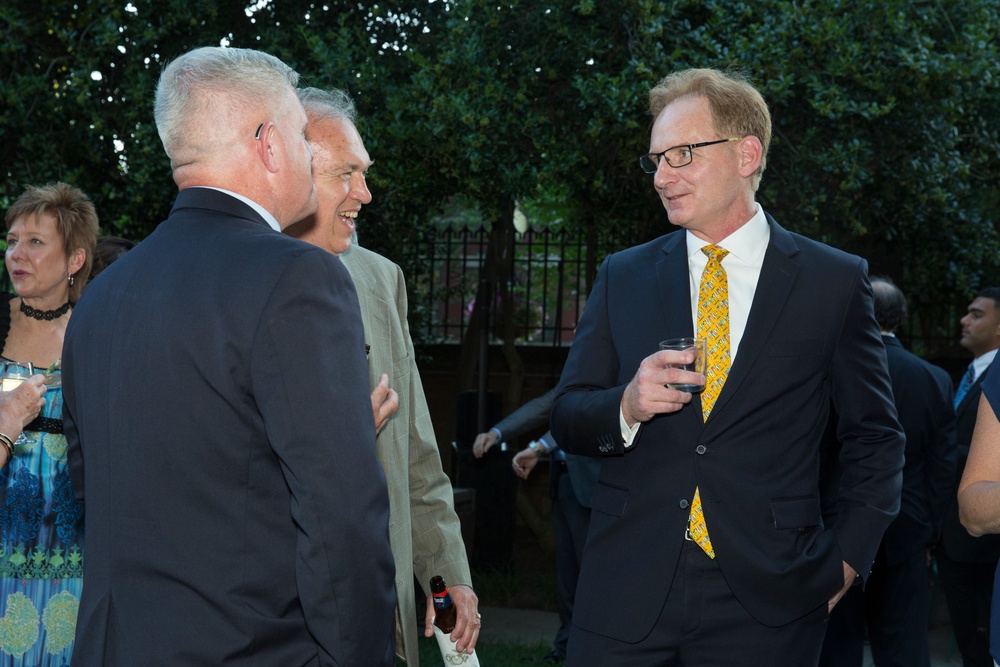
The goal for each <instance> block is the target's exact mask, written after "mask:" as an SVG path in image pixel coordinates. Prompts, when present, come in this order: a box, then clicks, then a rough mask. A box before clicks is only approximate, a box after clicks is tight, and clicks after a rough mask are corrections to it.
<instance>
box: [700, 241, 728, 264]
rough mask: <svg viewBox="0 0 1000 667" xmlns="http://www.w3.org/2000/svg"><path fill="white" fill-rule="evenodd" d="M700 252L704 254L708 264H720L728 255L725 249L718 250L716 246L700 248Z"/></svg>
mask: <svg viewBox="0 0 1000 667" xmlns="http://www.w3.org/2000/svg"><path fill="white" fill-rule="evenodd" d="M701 251H702V252H703V253H705V255H706V256H707V257H708V261H710V262H712V261H715V262H719V263H721V262H722V260H723V259H725V257H726V255H728V254H729V251H728V250H726V249H725V248H720V247H719V246H717V245H707V246H704V247H702V249H701Z"/></svg>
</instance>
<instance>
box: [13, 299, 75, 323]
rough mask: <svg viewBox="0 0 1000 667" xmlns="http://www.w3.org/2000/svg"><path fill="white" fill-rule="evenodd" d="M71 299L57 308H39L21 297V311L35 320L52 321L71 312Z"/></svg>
mask: <svg viewBox="0 0 1000 667" xmlns="http://www.w3.org/2000/svg"><path fill="white" fill-rule="evenodd" d="M69 308H70V305H69V301H67V302H66V303H64V304H63V305H61V306H59V307H58V308H56V309H55V310H38V309H37V308H32V307H31V306H29V305H28V304H26V303H25V302H24V299H21V312H22V313H24V314H25V315H27V316H28V317H30V318H31V319H33V320H43V321H45V322H51V321H52V320H54V319H56V318H57V317H62V316H63V315H65V314H66V313H68V312H69Z"/></svg>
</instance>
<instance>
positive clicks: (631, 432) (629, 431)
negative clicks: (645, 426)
mask: <svg viewBox="0 0 1000 667" xmlns="http://www.w3.org/2000/svg"><path fill="white" fill-rule="evenodd" d="M618 424H619V426H621V429H622V442H624V443H625V449H629V448H631V447H632V443H633V442H634V441H635V436H636V434H638V433H639V427H640V426H642V422H636V423H635V425H634V426H632V428H629V425H628V423H627V422H626V421H625V413H624V412H622V410H621V408H618Z"/></svg>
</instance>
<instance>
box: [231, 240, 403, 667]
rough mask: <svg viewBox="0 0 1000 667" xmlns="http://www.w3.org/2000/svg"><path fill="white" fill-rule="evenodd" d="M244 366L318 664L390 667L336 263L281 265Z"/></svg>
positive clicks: (379, 524)
mask: <svg viewBox="0 0 1000 667" xmlns="http://www.w3.org/2000/svg"><path fill="white" fill-rule="evenodd" d="M251 363H252V369H253V371H252V372H253V376H252V381H253V392H254V397H255V399H256V402H257V406H258V409H259V410H260V413H261V416H262V418H263V421H264V427H265V429H266V431H267V436H268V440H269V442H270V443H271V446H272V448H273V450H274V452H275V454H276V455H277V456H278V458H279V459H280V461H281V466H282V469H283V471H284V475H285V480H286V482H287V484H288V488H289V491H290V493H291V496H292V502H291V507H290V508H289V512H290V515H291V517H292V519H293V520H294V522H295V524H296V526H297V528H298V533H299V536H298V544H297V548H296V579H297V584H298V589H299V590H298V592H299V596H300V599H301V603H302V608H303V609H302V610H303V614H304V617H305V620H306V622H307V624H308V626H309V630H310V631H311V633H312V634H313V636H314V637H315V638H316V642H317V645H318V646H319V648H320V651H321V653H320V660H319V663H318V664H321V665H334V664H336V665H346V664H350V665H390V664H392V660H393V658H392V639H391V637H392V628H393V618H394V611H393V610H394V606H395V593H394V589H393V577H394V566H393V561H392V554H391V553H390V550H389V541H388V522H389V503H388V495H387V490H386V481H385V475H384V473H383V472H382V468H381V466H380V465H379V463H378V460H377V459H376V455H375V424H374V420H373V418H372V410H371V403H370V400H369V392H368V373H367V367H366V360H365V352H364V337H363V333H362V325H361V313H360V309H359V306H358V300H357V295H356V293H355V291H354V285H353V283H352V282H351V279H350V276H349V275H348V273H347V270H346V269H345V268H344V267H343V265H342V264H341V263H340V261H339V260H337V259H335V258H333V257H332V256H330V255H328V254H326V253H322V252H315V253H306V254H303V256H302V257H301V258H299V259H298V260H297V261H296V262H294V263H291V264H290V265H289V268H288V269H287V270H286V273H285V275H284V276H282V278H281V279H280V280H279V281H278V283H277V284H276V286H275V288H274V290H273V292H272V293H271V294H270V296H269V299H268V303H267V306H266V308H265V314H264V316H263V320H262V321H261V322H260V323H259V329H258V331H257V333H256V336H255V342H254V347H253V351H252V361H251ZM360 628H364V631H363V632H358V629H360Z"/></svg>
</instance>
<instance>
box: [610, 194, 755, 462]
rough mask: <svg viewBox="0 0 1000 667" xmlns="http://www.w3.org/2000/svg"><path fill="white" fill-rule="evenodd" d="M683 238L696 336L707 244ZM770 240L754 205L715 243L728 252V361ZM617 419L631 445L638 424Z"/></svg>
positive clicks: (747, 314) (690, 236)
mask: <svg viewBox="0 0 1000 667" xmlns="http://www.w3.org/2000/svg"><path fill="white" fill-rule="evenodd" d="M685 240H686V241H687V249H688V282H689V284H690V289H691V323H692V330H693V331H694V332H695V335H698V292H699V288H700V287H701V274H702V273H703V272H704V271H705V266H706V265H708V256H707V255H705V253H703V252H702V251H701V249H702V248H703V247H705V246H707V245H710V244H709V243H707V242H705V241H703V240H701V239H700V238H698V237H697V236H695V235H694V234H692V233H691V232H690V231H688V232H686V233H685ZM770 240H771V228H770V227H769V226H768V224H767V218H765V217H764V210H763V209H762V208H761V207H760V206H759V205H758V206H757V212H756V213H754V215H753V217H752V218H750V220H748V221H747V222H746V223H745V224H744V225H742V226H741V227H740V228H739V229H737V230H736V231H735V232H733V233H732V234H730V235H729V236H727V237H726V238H724V239H723V240H722V241H720V242H719V243H716V244H715V245H717V246H718V247H720V248H725V249H726V250H728V251H729V254H728V255H726V256H725V258H723V260H722V266H723V268H725V269H726V278H727V280H728V283H729V357H730V363H732V362H733V361H735V360H736V353H737V352H738V350H739V347H740V341H742V340H743V332H744V331H746V328H747V320H748V319H749V318H750V307H751V306H752V305H753V295H754V293H755V292H756V291H757V281H758V279H760V267H761V266H762V265H763V263H764V253H765V252H766V251H767V244H768V242H769V241H770ZM620 421H621V429H622V439H623V440H624V441H625V447H626V448H628V447H631V446H632V442H633V441H634V440H635V436H636V434H638V432H639V426H640V425H641V424H640V423H638V422H637V423H636V424H635V425H634V426H632V428H629V427H628V424H626V423H625V415H624V413H620Z"/></svg>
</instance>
